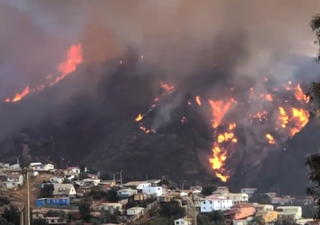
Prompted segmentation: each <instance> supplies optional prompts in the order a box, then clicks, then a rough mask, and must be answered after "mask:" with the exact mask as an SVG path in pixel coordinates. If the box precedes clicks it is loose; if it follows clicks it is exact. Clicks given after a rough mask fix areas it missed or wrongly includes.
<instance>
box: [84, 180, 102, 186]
mask: <svg viewBox="0 0 320 225" xmlns="http://www.w3.org/2000/svg"><path fill="white" fill-rule="evenodd" d="M82 181H83V182H84V183H85V184H92V185H94V186H97V185H99V184H100V181H101V180H100V179H91V178H86V179H83V180H82Z"/></svg>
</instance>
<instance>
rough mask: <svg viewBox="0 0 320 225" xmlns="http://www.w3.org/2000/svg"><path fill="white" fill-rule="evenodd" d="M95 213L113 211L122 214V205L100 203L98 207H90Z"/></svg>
mask: <svg viewBox="0 0 320 225" xmlns="http://www.w3.org/2000/svg"><path fill="white" fill-rule="evenodd" d="M92 208H93V209H94V210H96V211H101V210H105V211H109V212H114V210H119V211H120V212H122V204H121V203H100V204H99V205H96V206H93V207H92Z"/></svg>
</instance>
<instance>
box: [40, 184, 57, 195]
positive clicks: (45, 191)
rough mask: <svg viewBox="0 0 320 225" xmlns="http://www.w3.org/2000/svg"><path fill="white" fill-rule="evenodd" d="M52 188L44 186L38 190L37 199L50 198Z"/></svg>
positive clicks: (51, 185) (47, 185)
mask: <svg viewBox="0 0 320 225" xmlns="http://www.w3.org/2000/svg"><path fill="white" fill-rule="evenodd" d="M53 191H54V186H53V184H45V185H43V187H42V188H41V190H40V195H39V198H52V197H53Z"/></svg>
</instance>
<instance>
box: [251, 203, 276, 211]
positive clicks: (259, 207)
mask: <svg viewBox="0 0 320 225" xmlns="http://www.w3.org/2000/svg"><path fill="white" fill-rule="evenodd" d="M254 207H255V208H256V211H257V212H266V211H274V207H273V205H263V204H257V205H254Z"/></svg>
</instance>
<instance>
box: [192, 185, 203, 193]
mask: <svg viewBox="0 0 320 225" xmlns="http://www.w3.org/2000/svg"><path fill="white" fill-rule="evenodd" d="M190 190H191V191H200V192H201V191H202V187H201V186H191V187H190Z"/></svg>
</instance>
